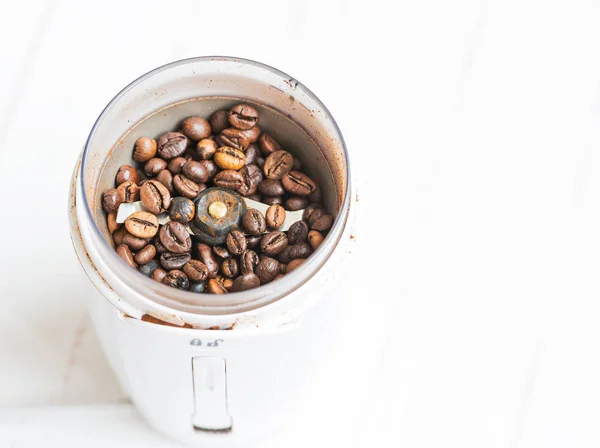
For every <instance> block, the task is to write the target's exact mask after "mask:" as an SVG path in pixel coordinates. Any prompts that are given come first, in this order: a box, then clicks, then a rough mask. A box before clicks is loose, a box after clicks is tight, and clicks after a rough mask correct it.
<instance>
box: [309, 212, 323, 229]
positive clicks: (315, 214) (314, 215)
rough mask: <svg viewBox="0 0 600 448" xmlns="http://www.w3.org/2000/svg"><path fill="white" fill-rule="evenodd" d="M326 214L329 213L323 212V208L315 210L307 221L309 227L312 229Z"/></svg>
mask: <svg viewBox="0 0 600 448" xmlns="http://www.w3.org/2000/svg"><path fill="white" fill-rule="evenodd" d="M325 214H327V212H326V211H325V210H323V209H322V208H316V209H315V210H313V212H312V213H311V214H310V216H309V217H308V221H307V222H308V227H310V228H311V229H312V226H313V224H314V223H315V221H316V220H317V219H319V218H320V217H321V216H323V215H325ZM315 230H317V229H315Z"/></svg>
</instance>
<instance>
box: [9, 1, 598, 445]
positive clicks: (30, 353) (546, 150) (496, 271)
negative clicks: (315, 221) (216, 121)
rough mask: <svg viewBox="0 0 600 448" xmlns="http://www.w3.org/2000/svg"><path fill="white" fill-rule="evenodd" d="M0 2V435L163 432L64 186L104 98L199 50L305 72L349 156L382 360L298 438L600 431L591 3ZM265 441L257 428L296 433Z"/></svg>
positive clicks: (356, 277)
mask: <svg viewBox="0 0 600 448" xmlns="http://www.w3.org/2000/svg"><path fill="white" fill-rule="evenodd" d="M392 4H393V5H394V6H392ZM0 17H2V22H3V24H2V26H1V27H0V192H1V194H0V217H1V222H0V247H1V250H0V266H1V268H2V269H1V270H0V297H1V307H0V310H1V312H0V447H3V448H4V447H10V448H17V447H19V448H21V447H39V446H57V447H58V446H60V447H70V446H78V447H79V446H86V447H105V446H115V447H116V446H127V447H130V446H140V447H141V446H144V447H163V446H172V445H171V444H170V443H169V442H166V441H164V440H163V439H162V438H160V437H158V436H156V435H155V434H153V433H152V432H150V430H148V429H147V428H146V427H145V425H144V423H143V422H142V421H141V420H140V418H139V417H138V416H137V414H136V413H135V411H134V410H133V409H132V408H131V405H130V404H129V403H128V401H127V399H126V397H124V395H123V393H122V392H121V391H120V389H119V387H118V385H117V384H116V382H115V379H114V377H113V376H112V373H111V372H110V370H109V368H108V366H107V364H106V361H105V360H104V358H103V355H102V354H101V351H100V347H99V345H98V343H97V340H96V339H95V336H94V334H93V332H92V331H91V330H90V328H89V324H90V322H89V319H88V317H87V315H86V313H85V310H84V307H83V303H82V301H81V300H80V298H79V297H78V291H80V290H81V285H82V282H84V279H83V278H82V276H80V274H79V271H78V268H77V262H76V259H75V257H74V255H73V252H72V249H71V245H70V241H69V236H68V231H67V219H66V216H67V211H66V202H67V191H68V184H69V179H70V175H71V170H72V167H73V164H74V162H75V159H76V157H77V154H78V153H79V151H80V149H81V147H82V144H83V142H84V139H85V137H86V135H87V133H88V131H89V129H90V128H91V125H92V124H93V121H94V120H95V118H96V116H97V115H98V114H99V112H100V111H101V110H102V108H103V107H104V105H105V104H106V103H107V102H108V101H109V100H110V99H111V98H112V96H113V95H114V94H115V93H116V92H117V91H119V90H120V89H121V88H122V87H123V86H124V85H126V84H127V83H128V82H130V81H131V80H132V79H134V78H135V77H137V76H139V75H140V74H142V73H144V72H146V71H148V70H150V69H152V68H154V67H156V66H158V65H161V64H163V63H166V62H169V61H171V60H175V59H180V58H184V57H190V56H197V55H234V56H240V57H246V58H250V59H255V60H258V61H261V62H264V63H267V64H270V65H273V66H275V67H277V68H279V69H281V70H283V71H285V72H287V73H289V74H291V75H292V76H294V77H295V78H297V79H298V80H300V81H301V82H303V83H304V84H306V85H307V86H308V87H309V88H310V89H311V90H313V91H314V92H315V93H316V94H317V95H318V96H319V97H320V98H321V100H322V101H323V102H324V103H325V104H326V105H327V106H328V107H329V109H330V110H331V112H332V113H333V115H334V116H335V117H336V119H337V121H338V123H339V125H340V127H341V129H342V132H343V133H344V136H345V138H346V141H347V144H348V147H349V149H350V151H351V157H352V160H353V162H354V165H355V166H356V167H357V178H358V180H359V181H360V197H361V200H360V205H361V221H360V229H359V246H360V249H359V250H357V254H356V257H355V262H356V263H355V265H354V267H353V269H352V275H351V278H352V279H353V280H352V285H351V286H352V288H351V289H352V290H353V291H354V301H353V302H351V303H353V304H354V306H355V307H361V306H362V307H363V308H362V309H363V310H365V309H368V310H369V311H368V312H367V311H365V312H364V313H363V314H362V316H363V317H364V318H360V317H359V314H360V313H356V317H355V321H354V322H352V324H353V325H354V328H356V329H357V330H356V336H357V339H362V340H365V339H369V342H368V343H364V342H363V343H362V345H357V347H358V348H357V350H356V352H355V354H354V356H355V362H356V364H357V365H360V363H361V361H362V359H363V354H364V350H367V349H368V348H369V347H371V348H372V350H373V353H372V354H371V355H370V358H368V359H370V360H374V361H369V362H373V363H375V366H376V367H377V371H378V374H377V378H376V379H375V380H374V381H372V382H369V383H365V384H360V385H351V386H352V387H350V385H349V387H348V390H347V396H346V397H345V399H346V400H345V401H343V402H342V403H341V406H342V407H347V406H352V405H353V406H354V407H356V406H359V407H360V413H361V414H360V415H361V416H360V421H359V422H348V423H347V424H345V425H344V424H337V425H331V426H327V425H324V426H323V428H319V429H318V432H317V431H315V432H311V431H310V429H307V430H306V438H307V439H306V440H309V441H312V444H313V445H315V446H322V445H321V444H320V443H319V441H336V440H346V441H347V442H345V446H352V445H354V446H357V447H358V446H361V447H362V446H377V445H381V446H406V447H440V446H457V447H461V448H464V447H563V446H569V447H588V446H589V447H592V446H598V445H599V444H600V425H599V424H598V422H599V419H600V355H599V350H598V345H599V344H600V325H599V324H598V322H600V316H599V312H598V311H599V306H598V300H599V292H600V288H599V285H598V281H597V279H598V275H597V273H598V272H599V269H600V213H599V211H600V157H599V151H598V150H599V148H600V26H599V25H598V24H599V23H600V4H599V3H598V2H594V1H578V0H574V1H562V2H559V1H539V2H536V1H527V0H525V1H517V0H514V1H513V0H509V1H506V0H458V1H453V2H447V1H419V2H416V1H399V2H377V1H369V2H357V1H354V2H346V1H342V0H336V1H328V2H325V1H324V0H311V1H306V2H301V1H293V0H288V1H281V0H279V1H276V0H273V1H268V2H261V1H248V0H245V1H235V0H230V1H227V2H225V1H217V0H213V1H191V0H190V1H169V2H166V1H165V2H149V1H144V2H142V1H139V2H129V1H119V2H116V1H115V2H110V1H102V2H100V1H98V2H84V1H76V0H37V1H29V2H10V3H9V2H3V3H2V5H1V6H0ZM375 319H377V320H375ZM365 320H368V322H367V323H368V324H370V326H376V327H377V328H376V329H373V330H371V331H365V330H362V328H364V327H365ZM371 339H372V342H371ZM353 388H367V390H368V397H369V398H368V400H366V402H362V403H358V404H357V403H356V402H355V401H354V400H353V397H354V394H353ZM338 423H339V422H338ZM282 440H283V441H279V442H278V441H276V440H275V439H273V440H271V441H267V442H264V445H263V446H267V445H269V446H306V445H299V443H300V442H299V441H298V440H295V439H294V440H289V439H288V440H286V439H285V438H284V439H282ZM305 442H306V441H303V442H302V443H305ZM340 446H341V445H340Z"/></svg>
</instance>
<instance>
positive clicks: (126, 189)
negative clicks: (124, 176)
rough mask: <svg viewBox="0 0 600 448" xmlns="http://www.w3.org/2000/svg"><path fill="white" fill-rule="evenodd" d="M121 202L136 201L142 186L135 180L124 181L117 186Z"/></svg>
mask: <svg viewBox="0 0 600 448" xmlns="http://www.w3.org/2000/svg"><path fill="white" fill-rule="evenodd" d="M117 193H118V195H119V202H120V203H123V202H136V201H137V200H138V199H139V198H140V187H138V186H137V185H136V184H134V183H133V182H123V183H122V184H121V185H119V188H117Z"/></svg>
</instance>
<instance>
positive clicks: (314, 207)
mask: <svg viewBox="0 0 600 448" xmlns="http://www.w3.org/2000/svg"><path fill="white" fill-rule="evenodd" d="M317 209H321V210H323V206H322V205H321V204H317V203H316V202H313V203H312V204H310V205H309V206H308V207H306V208H305V209H304V213H302V220H303V221H306V222H308V220H309V219H310V215H312V213H313V212H314V211H315V210H317Z"/></svg>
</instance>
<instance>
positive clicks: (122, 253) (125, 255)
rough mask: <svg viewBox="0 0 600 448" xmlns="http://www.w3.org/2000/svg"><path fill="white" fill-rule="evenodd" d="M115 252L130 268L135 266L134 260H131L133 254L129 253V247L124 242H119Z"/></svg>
mask: <svg viewBox="0 0 600 448" xmlns="http://www.w3.org/2000/svg"><path fill="white" fill-rule="evenodd" d="M117 254H119V257H121V258H122V259H123V261H124V262H125V263H127V264H128V265H129V266H131V267H132V268H137V265H136V264H135V261H134V260H133V254H132V253H131V249H129V247H128V246H127V245H126V244H121V245H119V247H117Z"/></svg>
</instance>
